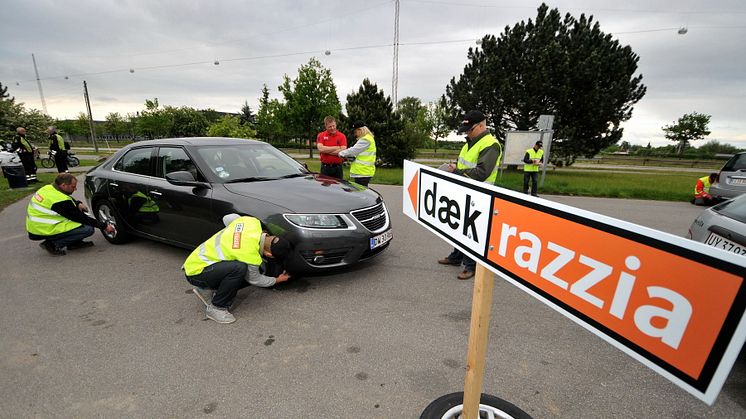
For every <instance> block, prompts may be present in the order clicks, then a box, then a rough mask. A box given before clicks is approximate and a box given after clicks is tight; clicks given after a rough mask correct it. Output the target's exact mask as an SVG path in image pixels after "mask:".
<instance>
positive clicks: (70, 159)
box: [41, 150, 80, 169]
mask: <svg viewBox="0 0 746 419" xmlns="http://www.w3.org/2000/svg"><path fill="white" fill-rule="evenodd" d="M55 154H57V152H56V151H52V150H49V151H48V152H47V157H43V158H42V159H41V166H42V167H46V168H47V169H50V168H52V167H54V166H55V162H54V155H55ZM67 165H68V166H69V167H77V166H80V160H79V159H78V158H77V157H75V152H74V151H69V150H68V152H67Z"/></svg>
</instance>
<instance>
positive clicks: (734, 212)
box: [712, 195, 746, 223]
mask: <svg viewBox="0 0 746 419" xmlns="http://www.w3.org/2000/svg"><path fill="white" fill-rule="evenodd" d="M712 210H713V211H715V212H717V213H718V214H721V215H724V216H726V217H728V218H732V219H734V220H738V221H740V222H742V223H746V195H741V196H740V197H738V198H735V199H731V200H729V201H725V202H723V203H720V204H717V205H715V206H714V207H712Z"/></svg>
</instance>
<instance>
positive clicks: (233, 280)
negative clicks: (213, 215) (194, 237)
mask: <svg viewBox="0 0 746 419" xmlns="http://www.w3.org/2000/svg"><path fill="white" fill-rule="evenodd" d="M223 223H224V224H225V225H226V227H225V228H224V229H222V230H220V231H218V232H217V233H215V235H213V236H212V237H210V238H209V239H207V241H205V242H204V243H202V244H201V245H199V246H198V247H197V248H196V249H194V251H193V252H192V254H190V255H189V257H188V258H187V259H186V261H185V262H184V265H183V266H182V267H181V268H182V269H183V270H184V274H185V275H186V279H187V281H189V283H190V284H192V285H194V286H195V287H197V288H194V289H193V292H194V294H195V295H197V297H198V298H199V299H200V300H201V301H202V303H204V305H205V316H207V318H209V319H212V320H215V321H216V322H218V323H223V324H228V323H233V322H235V321H236V318H235V317H234V316H233V314H231V313H230V312H229V311H228V308H230V306H231V304H232V303H233V300H234V299H235V298H236V294H237V293H238V290H240V289H241V288H244V287H247V286H249V285H254V286H257V287H271V286H273V285H275V284H276V283H280V282H285V281H287V280H288V279H289V278H290V275H288V273H287V272H285V271H283V272H282V273H281V274H280V275H279V276H277V277H276V278H273V277H271V276H265V275H263V274H262V273H261V272H260V271H259V267H260V266H261V265H262V256H267V257H270V258H273V259H275V260H276V261H278V262H279V261H282V260H283V259H284V258H285V257H287V256H288V255H289V254H291V252H292V248H291V246H290V242H288V241H287V240H285V239H283V238H280V237H277V236H270V235H269V234H267V233H265V232H263V231H262V224H261V222H260V221H259V220H258V219H256V218H254V217H247V216H243V217H241V216H238V215H237V214H228V215H226V216H225V217H223ZM247 281H248V282H247Z"/></svg>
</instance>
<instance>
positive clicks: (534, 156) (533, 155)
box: [523, 147, 544, 172]
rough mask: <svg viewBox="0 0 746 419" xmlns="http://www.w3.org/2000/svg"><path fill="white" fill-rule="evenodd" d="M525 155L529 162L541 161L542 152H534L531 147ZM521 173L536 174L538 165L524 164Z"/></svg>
mask: <svg viewBox="0 0 746 419" xmlns="http://www.w3.org/2000/svg"><path fill="white" fill-rule="evenodd" d="M526 153H528V158H529V159H531V160H541V158H542V157H544V150H542V149H539V150H534V148H533V147H531V148H529V149H528V150H526ZM523 171H524V172H538V171H539V165H538V164H524V165H523Z"/></svg>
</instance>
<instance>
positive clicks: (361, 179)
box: [350, 177, 370, 187]
mask: <svg viewBox="0 0 746 419" xmlns="http://www.w3.org/2000/svg"><path fill="white" fill-rule="evenodd" d="M350 179H351V180H352V181H353V182H355V183H357V184H358V185H363V186H366V187H367V186H368V182H370V178H369V177H353V178H350Z"/></svg>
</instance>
